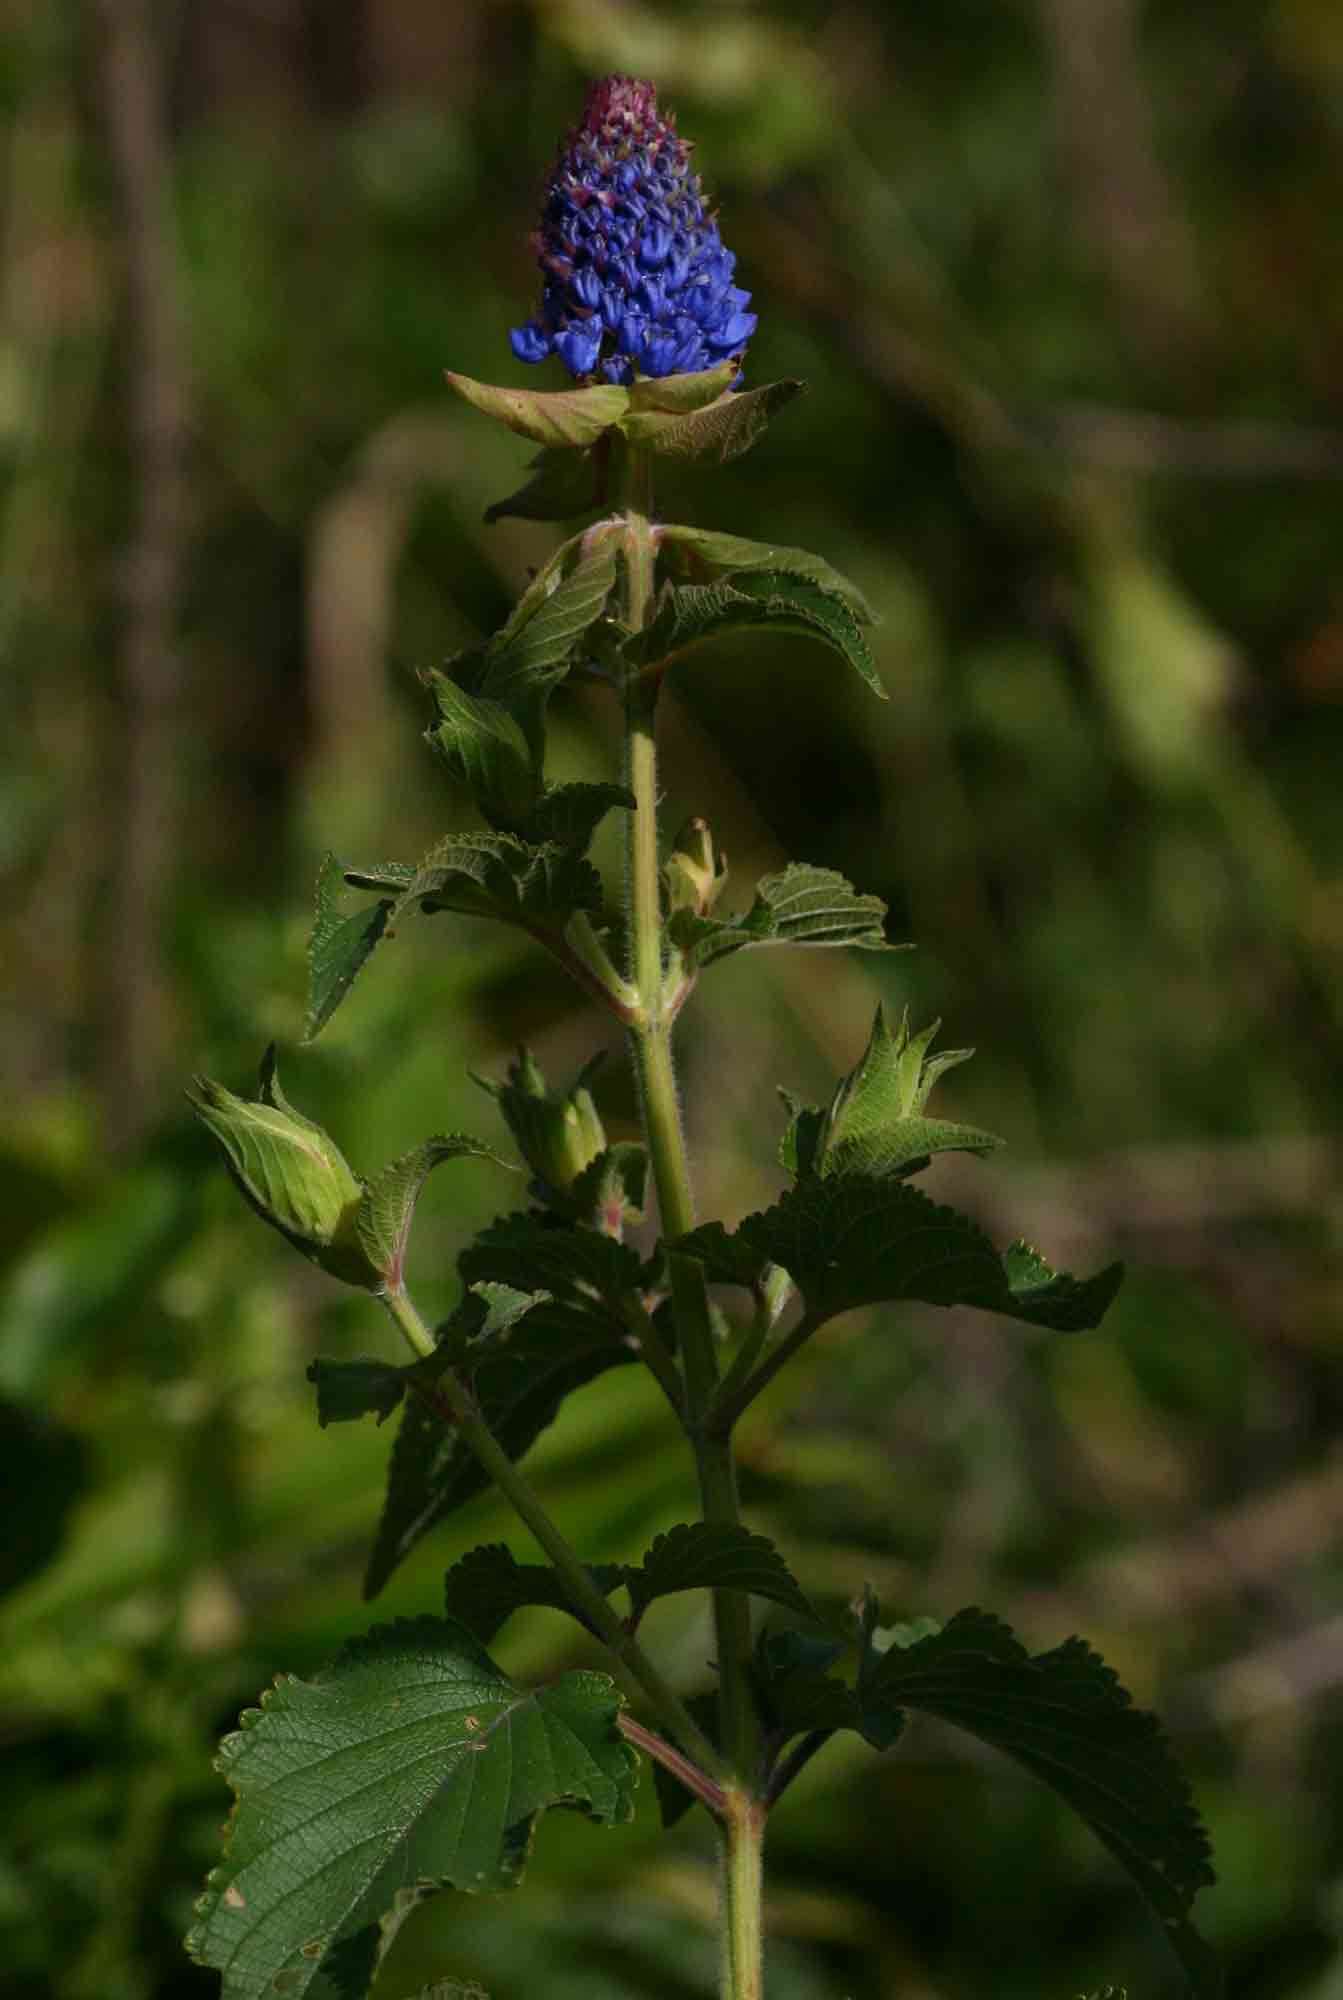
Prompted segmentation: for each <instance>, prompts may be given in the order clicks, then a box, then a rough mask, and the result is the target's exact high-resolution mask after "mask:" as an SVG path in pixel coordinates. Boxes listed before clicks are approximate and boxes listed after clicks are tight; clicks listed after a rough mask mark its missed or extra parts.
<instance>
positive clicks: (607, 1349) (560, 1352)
mask: <svg viewBox="0 0 1343 2000" xmlns="http://www.w3.org/2000/svg"><path fill="white" fill-rule="evenodd" d="M515 1275H516V1272H515ZM505 1289H506V1287H505V1286H490V1285H488V1284H487V1285H481V1286H479V1287H478V1290H479V1291H480V1292H481V1293H486V1294H489V1293H494V1294H495V1295H496V1296H497V1295H498V1294H499V1293H501V1292H503V1291H504V1290H505ZM513 1296H514V1297H515V1298H516V1297H517V1296H519V1294H516V1293H514V1294H513ZM445 1345H447V1346H448V1347H449V1352H450V1355H451V1358H452V1359H453V1360H454V1361H455V1363H456V1365H457V1366H458V1368H459V1369H460V1370H461V1372H462V1374H463V1375H464V1376H465V1378H466V1380H467V1382H468V1384H469V1386H470V1387H471V1389H472V1391H473V1393H474V1395H475V1398H476V1402H477V1404H478V1405H479V1408H480V1413H481V1415H482V1416H483V1417H484V1419H485V1421H486V1423H487V1424H488V1425H489V1427H490V1429H491V1430H492V1431H493V1432H494V1434H495V1436H496V1438H498V1440H499V1442H500V1444H501V1445H502V1446H503V1448H504V1450H505V1451H506V1452H507V1453H508V1455H509V1457H510V1458H512V1459H520V1458H522V1457H523V1455H524V1454H525V1453H526V1452H527V1451H528V1450H529V1449H530V1447H531V1446H532V1445H533V1444H534V1443H535V1441H536V1439H537V1438H538V1437H539V1436H540V1434H541V1432H542V1431H543V1430H545V1429H546V1427H547V1426H548V1425H549V1424H551V1423H553V1422H554V1420H555V1417H556V1416H557V1415H558V1413H559V1409H560V1406H561V1404H562V1403H563V1402H564V1399H565V1397H566V1396H568V1395H569V1394H570V1393H571V1391H573V1390H574V1389H579V1388H581V1387H582V1386H583V1384H584V1383H586V1382H590V1381H592V1380H593V1378H594V1377H595V1376H597V1375H601V1374H604V1373H605V1371H606V1370H607V1369H608V1368H616V1367H621V1366H623V1365H625V1364H627V1363H630V1362H632V1361H633V1360H634V1359H635V1355H634V1352H633V1350H632V1349H631V1347H630V1346H629V1344H628V1342H627V1340H626V1338H625V1328H624V1325H623V1322H617V1321H615V1320H614V1318H613V1317H611V1316H610V1315H609V1314H608V1313H606V1312H604V1311H603V1310H602V1309H601V1308H600V1307H599V1306H597V1305H595V1304H594V1303H592V1302H590V1301H581V1300H579V1299H576V1298H572V1297H568V1298H542V1299H540V1300H538V1301H537V1302H536V1303H534V1304H531V1305H529V1307H528V1309H527V1311H526V1313H525V1316H523V1317H521V1318H519V1319H515V1320H513V1321H512V1323H510V1324H506V1325H503V1326H498V1325H496V1326H495V1327H494V1328H489V1327H488V1326H487V1325H484V1324H482V1325H481V1326H480V1327H479V1329H478V1331H477V1332H476V1333H475V1334H474V1336H473V1337H469V1338H468V1337H465V1336H464V1335H463V1332H462V1329H461V1322H460V1321H459V1320H458V1318H457V1316H456V1315H454V1321H453V1322H451V1323H450V1325H449V1328H448V1329H446V1330H445ZM488 1484H489V1479H488V1476H487V1475H486V1474H485V1473H484V1472H482V1471H481V1469H480V1465H479V1463H478V1461H477V1459H476V1457H475V1454H474V1453H473V1452H472V1451H470V1449H469V1448H468V1447H467V1446H466V1444H464V1443H463V1441H462V1439H461V1437H460V1435H459V1434H458V1432H457V1431H456V1430H455V1429H453V1428H450V1427H448V1426H446V1425H445V1424H444V1423H443V1421H442V1419H441V1418H440V1417H439V1416H438V1415H437V1414H436V1413H435V1412H434V1411H433V1410H432V1409H430V1408H428V1407H427V1406H426V1404H425V1403H424V1402H423V1401H422V1400H421V1399H420V1398H419V1397H412V1398H410V1399H409V1400H408V1401H407V1403H406V1407H405V1412H404V1414H403V1416H402V1419H401V1424H400V1428H399V1430H398V1432H397V1437H396V1443H395V1444H394V1445H393V1447H392V1456H391V1463H390V1465H389V1467H388V1477H387V1497H386V1500H385V1502H384V1504H383V1512H382V1519H381V1521H380V1522H379V1525H378V1531H377V1535H376V1537H375V1540H374V1544H373V1549H372V1551H371V1553H370V1556H369V1562H368V1570H367V1573H366V1576H365V1579H364V1595H365V1596H366V1597H376V1596H377V1594H378V1592H379V1591H380V1590H381V1589H382V1587H383V1585H384V1584H385V1583H386V1582H387V1579H388V1578H389V1577H390V1576H391V1575H392V1573H393V1571H394V1570H395V1569H396V1568H397V1566H398V1564H399V1563H400V1562H401V1561H402V1560H403V1559H404V1557H406V1556H407V1555H409V1553H410V1551H411V1550H412V1549H413V1548H414V1547H415V1545H416V1544H417V1543H418V1542H419V1541H420V1540H421V1538H422V1537H423V1536H425V1535H427V1534H428V1533H429V1532H430V1530H431V1529H433V1528H436V1527H437V1526H438V1525H439V1523H440V1522H441V1521H445V1520H446V1519H447V1518H448V1516H449V1515H450V1514H453V1513H455V1512H456V1510H457V1508H459V1507H460V1506H462V1505H463V1503H464V1502H465V1501H467V1500H470V1499H471V1498H472V1497H473V1496H474V1495H475V1494H477V1493H479V1492H480V1491H481V1490H482V1489H483V1488H484V1487H486V1486H488Z"/></svg>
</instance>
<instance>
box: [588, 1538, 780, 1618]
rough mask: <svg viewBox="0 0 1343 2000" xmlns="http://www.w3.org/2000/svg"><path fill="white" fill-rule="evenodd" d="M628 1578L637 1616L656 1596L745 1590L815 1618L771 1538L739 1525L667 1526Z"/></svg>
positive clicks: (632, 1569) (631, 1567)
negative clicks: (686, 1591) (680, 1592)
mask: <svg viewBox="0 0 1343 2000" xmlns="http://www.w3.org/2000/svg"><path fill="white" fill-rule="evenodd" d="M624 1580H625V1582H626V1583H627V1584H628V1586H629V1593H630V1603H631V1606H632V1609H633V1612H634V1616H635V1618H636V1620H637V1619H639V1618H641V1617H642V1616H643V1614H644V1612H645V1611H646V1610H647V1609H648V1606H649V1605H650V1604H652V1603H653V1601H654V1600H655V1599H656V1598H659V1597H670V1596H671V1595H673V1594H674V1593H675V1592H677V1591H682V1590H742V1591H747V1592H749V1593H750V1595H751V1596H752V1597H767V1598H769V1599H770V1600H771V1601H772V1602H773V1603H775V1604H782V1605H786V1607H787V1608H788V1610H790V1611H795V1612H800V1613H801V1614H802V1616H803V1617H804V1618H812V1619H814V1618H815V1617H816V1613H815V1612H814V1611H813V1610H812V1608H811V1606H810V1604H808V1602H807V1600H806V1598H805V1596H804V1595H803V1593H802V1590H801V1587H800V1586H799V1584H798V1583H797V1581H796V1580H795V1578H794V1577H793V1576H792V1574H791V1573H790V1571H789V1568H788V1565H787V1563H786V1562H785V1561H784V1559H783V1557H782V1556H781V1555H780V1554H779V1551H778V1550H777V1549H776V1548H775V1546H774V1544H773V1542H771V1541H770V1539H769V1537H768V1536H767V1535H756V1534H752V1533H751V1531H750V1529H749V1528H743V1527H741V1526H740V1525H733V1524H724V1523H722V1522H718V1521H695V1522H683V1523H682V1524H681V1526H679V1527H676V1528H669V1529H668V1530H667V1532H666V1533H665V1534H662V1535H659V1536H658V1537H657V1539H656V1541H655V1542H654V1543H653V1546H652V1547H651V1548H650V1549H649V1551H648V1553H647V1555H646V1556H645V1557H644V1559H643V1561H642V1562H641V1563H640V1564H638V1566H637V1567H635V1566H628V1567H627V1568H626V1569H625V1572H624Z"/></svg>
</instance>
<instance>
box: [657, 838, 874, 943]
mask: <svg viewBox="0 0 1343 2000" xmlns="http://www.w3.org/2000/svg"><path fill="white" fill-rule="evenodd" d="M885 917H886V905H885V904H884V903H883V902H882V900H881V898H880V896H861V895H859V893H858V891H857V890H856V889H855V888H854V887H853V886H852V884H850V883H848V882H846V881H845V879H844V877H843V876H842V875H837V874H836V873H835V871H834V869H833V868H813V867H811V866H810V864H809V863H807V862H803V861H792V862H790V863H789V865H788V866H787V868H785V869H784V870H783V872H782V873H781V874H778V875H766V876H765V877H764V878H763V879H762V880H761V881H760V882H757V884H756V890H755V901H754V902H753V903H752V905H751V907H750V909H749V910H746V911H744V912H742V914H741V915H739V916H735V917H729V916H715V915H712V914H711V915H709V916H704V917H702V916H699V915H697V914H696V912H695V911H693V910H687V909H682V910H677V911H675V912H674V913H673V914H672V916H671V917H670V919H669V920H668V925H667V929H668V932H669V934H670V936H671V939H672V942H673V944H675V945H676V946H677V948H678V950H680V951H683V952H684V953H685V955H686V957H687V958H688V959H689V960H690V962H691V964H692V965H693V966H697V967H698V966H704V965H712V964H713V962H714V960H715V959H719V958H726V957H727V955H728V953H729V952H734V951H740V950H741V949H742V947H743V946H744V945H751V944H807V945H857V946H858V947H860V948H861V949H862V950H864V951H900V950H903V949H907V947H905V946H900V945H891V944H888V943H887V941H886V938H885V935H884V934H883V931H882V924H883V923H884V921H885Z"/></svg>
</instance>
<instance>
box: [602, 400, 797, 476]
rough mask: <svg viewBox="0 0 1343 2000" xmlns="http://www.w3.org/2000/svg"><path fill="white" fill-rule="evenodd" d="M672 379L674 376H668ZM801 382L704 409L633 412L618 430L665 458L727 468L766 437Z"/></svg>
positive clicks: (725, 401) (716, 402)
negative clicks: (769, 428) (689, 459)
mask: <svg viewBox="0 0 1343 2000" xmlns="http://www.w3.org/2000/svg"><path fill="white" fill-rule="evenodd" d="M668 379H670V378H668ZM803 386H804V385H803V384H802V383H801V382H795V381H789V380H785V381H782V382H767V383H765V384H763V385H762V386H761V387H760V388H759V389H745V390H741V391H740V392H737V393H729V394H726V395H722V396H719V397H718V399H717V400H716V401H715V402H712V403H709V404H707V405H706V406H705V407H704V408H703V409H698V410H689V411H684V412H673V411H669V410H654V409H646V408H645V409H633V408H632V409H631V410H630V412H629V414H628V415H627V416H626V417H625V418H624V419H623V421H622V422H621V425H620V428H621V430H622V431H623V432H624V433H625V436H626V437H627V438H628V439H629V441H630V443H631V444H637V445H640V446H642V447H643V448H644V449H645V450H648V451H652V452H656V453H658V454H659V455H660V456H663V457H667V458H702V459H707V460H708V461H709V462H710V463H711V464H716V465H726V464H727V462H728V460H729V459H732V458H740V457H741V455H742V453H743V452H745V451H749V450H750V449H751V446H752V445H753V444H756V443H758V441H759V440H760V439H761V438H762V437H763V436H764V434H765V432H766V430H767V429H768V427H769V422H770V419H771V418H772V417H773V415H774V413H775V411H776V410H781V409H782V408H783V407H784V405H785V403H791V402H792V400H793V398H794V396H797V395H800V394H801V393H802V389H803Z"/></svg>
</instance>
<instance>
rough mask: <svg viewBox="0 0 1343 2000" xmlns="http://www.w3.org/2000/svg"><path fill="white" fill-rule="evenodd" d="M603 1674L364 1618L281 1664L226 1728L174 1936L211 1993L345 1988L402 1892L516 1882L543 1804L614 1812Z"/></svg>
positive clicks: (618, 1756) (419, 1626) (266, 1998)
mask: <svg viewBox="0 0 1343 2000" xmlns="http://www.w3.org/2000/svg"><path fill="white" fill-rule="evenodd" d="M619 1708H620V1701H619V1697H618V1695H617V1693H616V1690H615V1688H614V1685H613V1683H612V1682H611V1681H610V1680H608V1679H607V1677H606V1676H605V1675H603V1674H594V1673H568V1674H564V1675H563V1676H561V1678H560V1679H559V1680H558V1681H556V1682H555V1683H554V1684H553V1685H552V1686H550V1687H547V1688H543V1689H540V1690H537V1691H529V1690H527V1689H524V1688H519V1687H517V1686H515V1685H514V1684H513V1683H512V1682H511V1681H510V1680H508V1679H507V1678H506V1677H505V1676H504V1675H503V1674H501V1673H500V1671H499V1669H498V1668H497V1667H496V1666H495V1664H494V1662H493V1661H492V1660H491V1659H490V1657H489V1655H488V1654H487V1653H485V1652H484V1651H483V1649H482V1648H481V1647H480V1646H479V1645H478V1644H477V1642H476V1641H475V1639H473V1638H472V1636H471V1634H470V1633H469V1632H467V1631H466V1630H465V1628H464V1627H462V1626H460V1625H455V1624H453V1623H451V1622H449V1621H446V1620H439V1619H432V1618H421V1619H416V1620H414V1621H406V1622H403V1623H400V1624H396V1625H388V1626H382V1627H379V1628H375V1629H374V1630H373V1631H372V1632H370V1633H369V1634H368V1636H367V1637H366V1638H363V1639H358V1640H356V1641H354V1642H353V1644H351V1645H349V1646H347V1647H346V1648H345V1649H344V1651H343V1652H341V1653H340V1654H339V1655H338V1657H337V1658H336V1660H335V1661H334V1662H333V1663H332V1664H331V1666H329V1667H327V1668H326V1669H324V1670H323V1671H322V1672H321V1673H319V1674H318V1675H317V1676H316V1677H315V1678H314V1679H313V1680H312V1681H306V1682H305V1681H301V1680H298V1679H295V1678H293V1677H292V1676H285V1677H283V1678H281V1679H280V1680H279V1681H277V1683H276V1685H275V1686H274V1688H271V1689H268V1690H267V1691H266V1693H265V1694H264V1695H263V1696H262V1706H261V1707H260V1708H259V1709H250V1710H248V1711H246V1712H245V1713H244V1715H243V1717H242V1725H243V1726H242V1728H241V1729H240V1730H239V1731H238V1732H237V1733H236V1734H235V1735H232V1736H229V1737H226V1738H225V1740H224V1743H223V1746H222V1751H221V1756H220V1768H221V1770H222V1771H223V1773H224V1775H225V1776H226V1777H227V1779H228V1781H229V1784H230V1785H231V1786H232V1788H233V1790H234V1792H235V1794H236V1798H237V1803H236V1805H235V1808H234V1812H233V1816H232V1818H231V1820H230V1823H229V1836H228V1846H227V1849H226V1851H225V1856H224V1860H223V1863H222V1864H221V1866H220V1867H219V1868H217V1869H216V1870H215V1871H214V1873H213V1874H212V1875H211V1877H210V1881H209V1885H208V1888H207V1891H206V1894H205V1895H204V1896H203V1897H202V1899H201V1902H200V1904H199V1905H198V1913H199V1914H198V1921H197V1923H196V1925H195V1927H194V1929H193V1930H192V1932H191V1936H190V1938H189V1940H188V1947H189V1949H190V1951H191V1953H192V1956H193V1957H194V1958H196V1959H197V1960H198V1961H199V1962H200V1963H201V1964H203V1965H209V1966H213V1967H215V1968H216V1969H218V1970H219V1971H220V1972H222V1973H223V1977H224V1984H223V1996H224V2000H271V1996H273V1995H274V1994H275V1993H276V1992H277V1991H278V1992H283V1993H285V1994H286V1995H289V1996H291V2000H299V1997H300V1996H302V1995H303V1994H305V1993H307V1992H308V1991H309V1989H310V1988H311V1987H312V1986H313V1983H314V1981H318V1980H321V1979H323V1978H325V1979H328V1980H329V1981H330V1984H331V1985H332V1986H334V1988H335V1990H336V1991H337V1992H341V1991H343V1992H345V1993H358V1992H359V1990H360V1983H359V1982H360V1981H362V1982H363V1983H364V1984H365V1985H366V1983H367V1979H368V1978H369V1977H371V1975H372V1972H373V1971H374V1969H375V1968H376V1964H377V1959H378V1956H379V1950H380V1943H381V1940H380V1936H379V1932H380V1927H381V1925H382V1923H383V1920H384V1919H387V1918H390V1919H392V1921H396V1920H398V1918H399V1917H400V1916H401V1915H402V1914H404V1899H405V1897H406V1895H407V1893H408V1892H409V1893H410V1894H411V1895H414V1896H420V1897H422V1896H423V1895H425V1894H430V1893H432V1892H433V1891H434V1890H435V1889H439V1888H444V1887H448V1886H451V1887H454V1888H457V1889H463V1890H467V1891H472V1892H479V1891H484V1890H494V1889H506V1888H512V1887H515V1886H516V1885H517V1883H518V1882H519V1881H520V1880H521V1877H522V1872H523V1869H524V1867H525V1864H526V1859H527V1853H528V1849H529V1846H530V1843H531V1838H532V1828H533V1825H534V1823H535V1821H536V1819H537V1817H538V1815H539V1814H541V1813H543V1812H545V1811H547V1810H548V1809H549V1808H551V1807H554V1806H569V1807H576V1808H578V1809H579V1810H581V1811H582V1812H584V1813H586V1814H587V1815H588V1817H589V1818H592V1819H595V1820H597V1821H599V1822H600V1823H602V1824H605V1825H613V1824H616V1823H618V1822H620V1821H623V1820H628V1819H629V1818H630V1817H631V1814H632V1811H633V1799H632V1795H633V1786H634V1781H635V1772H636V1770H637V1765H636V1761H635V1758H634V1755H633V1753H632V1752H631V1751H630V1749H629V1748H628V1746H627V1745H626V1744H625V1742H624V1741H623V1739H622V1737H621V1735H620V1733H619V1730H618V1727H617V1722H616V1718H617V1715H618V1713H619Z"/></svg>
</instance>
